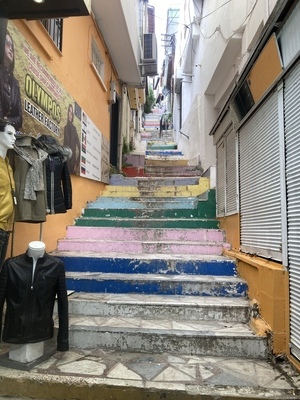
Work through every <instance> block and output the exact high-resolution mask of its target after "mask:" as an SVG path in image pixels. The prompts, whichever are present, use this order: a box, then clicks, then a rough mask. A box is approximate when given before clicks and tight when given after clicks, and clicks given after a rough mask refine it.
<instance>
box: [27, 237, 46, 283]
mask: <svg viewBox="0 0 300 400" xmlns="http://www.w3.org/2000/svg"><path fill="white" fill-rule="evenodd" d="M45 248H46V247H45V243H43V242H38V241H36V242H30V243H29V245H28V250H27V255H28V256H29V257H30V258H32V282H33V278H34V272H35V267H36V263H37V260H38V259H39V258H42V257H43V256H44V254H45Z"/></svg>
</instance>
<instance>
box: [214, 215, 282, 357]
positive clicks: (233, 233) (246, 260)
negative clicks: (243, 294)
mask: <svg viewBox="0 0 300 400" xmlns="http://www.w3.org/2000/svg"><path fill="white" fill-rule="evenodd" d="M219 221H220V227H221V228H222V229H224V230H225V233H226V241H227V242H229V243H230V244H231V251H227V252H225V254H227V255H229V256H231V257H234V258H236V260H237V268H238V273H239V275H240V276H241V277H242V278H243V279H245V281H246V282H247V284H248V289H249V290H248V296H249V299H250V300H254V301H256V302H257V303H258V304H259V309H260V312H261V317H262V319H263V320H264V321H265V323H266V324H267V325H268V326H269V327H270V328H271V331H272V350H273V352H274V353H275V354H279V353H285V354H289V348H288V337H289V277H288V272H287V271H286V270H285V269H284V267H283V266H282V265H281V264H280V263H276V262H272V261H269V260H265V259H263V258H260V257H256V256H250V255H247V254H244V253H241V252H240V251H239V248H240V230H239V214H235V215H231V216H228V217H224V218H220V219H219Z"/></svg>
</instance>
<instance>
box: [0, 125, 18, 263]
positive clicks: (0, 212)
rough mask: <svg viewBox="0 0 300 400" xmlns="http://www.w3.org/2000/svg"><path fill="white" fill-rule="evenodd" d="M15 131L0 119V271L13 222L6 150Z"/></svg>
mask: <svg viewBox="0 0 300 400" xmlns="http://www.w3.org/2000/svg"><path fill="white" fill-rule="evenodd" d="M15 135H16V130H15V128H14V127H13V126H12V125H11V123H10V122H9V121H7V120H5V119H0V175H1V179H0V204H1V207H0V271H1V268H2V264H3V262H4V260H5V257H6V251H7V246H8V240H9V234H10V231H11V229H12V224H13V220H14V198H15V197H14V192H15V182H14V178H13V172H12V169H11V166H10V164H9V161H8V158H7V156H6V155H7V150H9V149H12V148H13V147H14V144H15V141H16V136H15Z"/></svg>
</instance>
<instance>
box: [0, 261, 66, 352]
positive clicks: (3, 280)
mask: <svg viewBox="0 0 300 400" xmlns="http://www.w3.org/2000/svg"><path fill="white" fill-rule="evenodd" d="M56 296H57V306H58V307H57V308H58V320H59V328H58V335H57V350H59V351H67V350H68V349H69V321H68V320H69V317H68V297H67V289H66V279H65V268H64V264H63V262H62V261H61V260H59V259H57V258H55V257H52V256H50V255H48V254H47V253H45V254H44V256H43V257H42V258H39V259H38V260H37V263H36V267H35V271H34V274H33V260H32V258H31V257H29V256H28V255H27V253H25V254H21V255H19V256H17V257H12V258H9V259H7V260H6V261H5V262H4V264H3V267H2V271H1V273H0V338H1V328H2V313H3V309H4V303H5V302H6V311H5V317H4V327H3V334H2V340H3V342H7V343H14V344H26V343H37V342H42V341H44V340H48V339H51V338H52V337H53V335H54V321H53V308H54V303H55V298H56Z"/></svg>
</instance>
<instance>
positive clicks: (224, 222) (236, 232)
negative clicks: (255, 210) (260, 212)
mask: <svg viewBox="0 0 300 400" xmlns="http://www.w3.org/2000/svg"><path fill="white" fill-rule="evenodd" d="M219 221H220V228H221V229H224V231H225V232H226V240H227V242H228V243H230V245H231V248H232V249H234V250H238V249H239V248H240V219H239V214H234V215H229V216H226V217H223V218H219Z"/></svg>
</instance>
